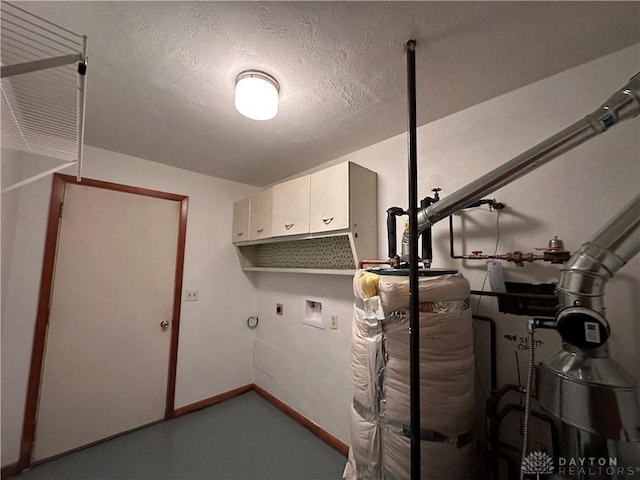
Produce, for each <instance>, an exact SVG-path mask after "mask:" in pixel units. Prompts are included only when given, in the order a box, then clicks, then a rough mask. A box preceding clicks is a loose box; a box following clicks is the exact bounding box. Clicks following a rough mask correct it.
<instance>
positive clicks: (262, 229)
mask: <svg viewBox="0 0 640 480" xmlns="http://www.w3.org/2000/svg"><path fill="white" fill-rule="evenodd" d="M256 232H258V233H262V232H264V228H259V229H258V230H256Z"/></svg>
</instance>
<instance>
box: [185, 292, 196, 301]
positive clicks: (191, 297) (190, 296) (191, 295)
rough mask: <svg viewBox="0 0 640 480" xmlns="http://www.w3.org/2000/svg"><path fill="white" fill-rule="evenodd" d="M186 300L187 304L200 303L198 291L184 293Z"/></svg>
mask: <svg viewBox="0 0 640 480" xmlns="http://www.w3.org/2000/svg"><path fill="white" fill-rule="evenodd" d="M184 300H185V301H186V302H197V301H198V290H186V291H185V292H184Z"/></svg>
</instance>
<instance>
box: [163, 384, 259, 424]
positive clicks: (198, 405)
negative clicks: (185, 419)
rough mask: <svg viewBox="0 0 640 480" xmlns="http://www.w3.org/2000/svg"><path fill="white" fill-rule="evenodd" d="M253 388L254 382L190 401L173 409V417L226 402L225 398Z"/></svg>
mask: <svg viewBox="0 0 640 480" xmlns="http://www.w3.org/2000/svg"><path fill="white" fill-rule="evenodd" d="M251 390H253V383H249V384H247V385H243V386H242V387H238V388H234V389H233V390H229V391H228V392H224V393H221V394H219V395H214V396H213V397H209V398H205V399H204V400H200V401H198V402H195V403H190V404H189V405H185V406H184V407H180V408H176V409H175V410H174V411H173V418H177V417H180V416H182V415H185V414H187V413H191V412H195V411H197V410H200V409H203V408H206V407H210V406H211V405H215V404H216V403H220V402H224V401H225V400H229V399H230V398H233V397H237V396H238V395H242V394H243V393H247V392H249V391H251Z"/></svg>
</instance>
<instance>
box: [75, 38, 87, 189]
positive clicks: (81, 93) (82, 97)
mask: <svg viewBox="0 0 640 480" xmlns="http://www.w3.org/2000/svg"><path fill="white" fill-rule="evenodd" d="M77 97H78V100H77V111H78V160H77V162H78V163H77V165H78V173H77V174H76V179H77V180H78V181H81V180H82V157H83V156H84V124H85V119H86V110H87V36H86V35H83V36H82V61H81V63H80V64H79V65H78V86H77Z"/></svg>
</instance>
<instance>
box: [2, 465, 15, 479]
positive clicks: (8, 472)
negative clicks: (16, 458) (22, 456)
mask: <svg viewBox="0 0 640 480" xmlns="http://www.w3.org/2000/svg"><path fill="white" fill-rule="evenodd" d="M19 473H20V468H19V467H18V462H15V463H10V464H9V465H5V466H4V467H2V469H1V470H0V478H2V479H5V478H9V477H15V476H16V475H18V474H19Z"/></svg>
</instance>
